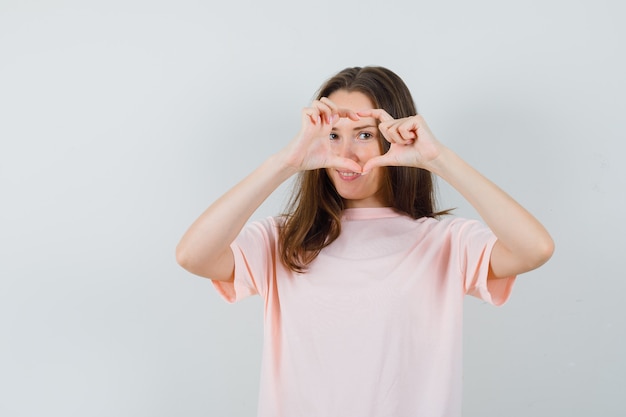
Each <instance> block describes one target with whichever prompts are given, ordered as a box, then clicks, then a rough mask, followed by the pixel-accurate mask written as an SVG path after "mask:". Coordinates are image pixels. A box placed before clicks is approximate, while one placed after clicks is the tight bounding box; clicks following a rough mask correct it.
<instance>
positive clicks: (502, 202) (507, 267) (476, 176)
mask: <svg viewBox="0 0 626 417" xmlns="http://www.w3.org/2000/svg"><path fill="white" fill-rule="evenodd" d="M432 172H434V173H435V174H437V175H438V176H440V177H441V178H443V179H444V180H445V181H446V182H448V183H449V184H450V185H451V186H453V187H454V188H455V189H456V190H457V191H458V192H459V193H461V195H463V197H464V198H465V199H466V200H467V201H468V202H469V203H470V204H471V205H472V206H473V207H474V208H475V209H476V211H477V212H478V214H480V216H481V217H482V219H483V220H484V221H485V223H486V224H487V226H489V228H490V229H491V230H492V231H493V232H494V234H495V235H496V237H497V238H498V243H497V245H498V246H497V248H494V253H492V263H491V266H492V269H493V272H494V274H495V275H496V276H507V275H514V274H519V273H522V272H526V271H529V270H532V269H534V268H537V267H538V266H540V265H542V264H543V263H545V262H546V261H547V260H548V259H549V258H550V256H551V255H552V252H553V247H554V243H553V241H552V238H551V237H550V235H549V233H548V232H547V231H546V229H545V228H544V227H543V225H542V224H541V223H540V222H539V221H538V220H537V219H536V218H535V217H534V216H533V215H532V214H530V213H529V212H528V211H527V210H526V209H525V208H524V207H522V206H521V205H520V204H519V203H517V202H516V201H515V200H514V199H513V198H511V197H510V196H509V195H508V194H507V193H505V192H504V191H502V190H501V189H500V188H499V187H498V186H497V185H495V184H494V183H493V182H491V181H490V180H488V179H487V178H486V177H484V176H483V175H482V174H480V173H479V172H478V171H477V170H475V169H474V168H472V167H471V166H470V165H469V164H467V163H466V162H465V161H464V160H462V159H461V158H460V157H459V156H458V155H456V154H455V153H454V152H452V151H451V150H450V149H448V148H443V149H442V151H441V154H440V155H439V157H438V158H437V159H436V161H433V166H432Z"/></svg>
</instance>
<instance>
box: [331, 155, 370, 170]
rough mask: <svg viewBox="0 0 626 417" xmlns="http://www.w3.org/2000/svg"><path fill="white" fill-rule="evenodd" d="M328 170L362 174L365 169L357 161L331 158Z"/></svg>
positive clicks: (338, 157)
mask: <svg viewBox="0 0 626 417" xmlns="http://www.w3.org/2000/svg"><path fill="white" fill-rule="evenodd" d="M326 168H334V169H341V170H346V171H352V172H362V171H363V168H362V167H361V165H359V164H358V163H356V161H354V160H352V159H349V158H342V157H340V156H334V155H333V156H331V157H330V159H329V160H328V164H327V166H326Z"/></svg>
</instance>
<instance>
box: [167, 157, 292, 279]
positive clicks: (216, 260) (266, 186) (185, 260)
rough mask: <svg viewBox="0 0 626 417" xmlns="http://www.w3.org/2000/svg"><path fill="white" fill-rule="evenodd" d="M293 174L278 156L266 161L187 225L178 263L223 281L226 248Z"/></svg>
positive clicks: (178, 249)
mask: <svg viewBox="0 0 626 417" xmlns="http://www.w3.org/2000/svg"><path fill="white" fill-rule="evenodd" d="M295 172H296V170H295V169H293V168H292V167H288V166H287V165H286V164H284V163H283V162H282V159H281V157H280V156H279V155H274V156H272V157H270V158H269V159H268V160H266V161H265V162H264V163H263V164H262V165H261V166H259V167H258V168H257V169H256V170H254V171H253V172H252V173H251V174H250V175H248V176H247V177H246V178H244V179H243V180H242V181H241V182H239V183H238V184H237V185H235V186H234V187H233V188H232V189H230V190H229V191H228V192H226V193H225V194H224V195H223V196H221V197H220V198H219V199H218V200H216V201H215V202H214V203H213V204H211V206H209V208H207V209H206V211H205V212H204V213H202V215H201V216H200V217H199V218H198V219H197V220H196V221H195V222H194V223H193V224H192V225H191V227H190V228H189V229H188V230H187V232H186V233H185V234H184V235H183V237H182V239H181V241H180V243H179V244H178V246H177V247H176V259H177V261H178V263H179V264H180V265H181V266H183V267H184V268H185V269H187V270H188V271H190V272H192V273H194V274H197V275H201V276H205V277H208V278H213V279H219V280H224V279H227V278H228V275H229V274H230V271H229V269H232V265H231V264H232V254H231V251H230V244H231V243H232V242H233V241H234V240H235V238H236V237H237V235H238V234H239V232H240V231H241V229H242V228H243V227H244V225H245V224H246V222H247V221H248V220H249V219H250V216H252V214H253V213H254V211H255V210H256V209H257V208H258V207H259V206H260V205H261V204H262V203H263V201H265V199H267V197H268V196H269V195H270V194H271V193H272V192H273V191H274V190H276V188H277V187H278V186H279V185H280V184H282V183H283V182H284V181H285V180H287V179H288V178H289V177H290V176H291V175H293V174H294V173H295Z"/></svg>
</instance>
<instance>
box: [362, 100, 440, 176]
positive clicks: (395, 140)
mask: <svg viewBox="0 0 626 417" xmlns="http://www.w3.org/2000/svg"><path fill="white" fill-rule="evenodd" d="M357 114H358V115H359V116H360V117H373V118H375V119H378V120H380V124H379V125H378V129H379V130H380V132H381V133H382V134H383V136H384V138H385V139H386V140H387V142H389V143H390V144H391V146H390V148H389V151H387V153H385V154H384V155H381V156H378V157H375V158H372V159H370V160H369V161H367V163H366V164H365V165H364V166H363V172H368V171H370V170H371V169H373V168H376V167H380V166H410V167H416V168H423V169H427V170H429V171H432V165H431V164H432V163H433V162H434V161H435V160H436V159H437V157H438V156H439V154H440V152H441V149H442V147H443V145H442V144H441V143H440V142H439V141H438V140H437V139H436V138H435V136H434V135H433V134H432V132H431V131H430V128H429V127H428V125H427V124H426V121H425V120H424V118H423V117H422V116H420V115H417V116H410V117H405V118H403V119H397V120H396V119H394V118H393V117H391V116H390V115H389V113H387V112H386V111H385V110H382V109H372V110H362V111H358V112H357Z"/></svg>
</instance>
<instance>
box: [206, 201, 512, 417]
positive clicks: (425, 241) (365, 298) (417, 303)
mask: <svg viewBox="0 0 626 417" xmlns="http://www.w3.org/2000/svg"><path fill="white" fill-rule="evenodd" d="M277 236H278V233H277V223H276V220H275V219H273V218H268V219H265V220H264V221H260V222H253V223H250V224H248V225H247V226H246V227H245V228H244V230H243V231H242V232H241V234H240V236H239V237H238V238H237V240H236V241H235V242H234V243H233V244H232V249H233V252H234V255H235V280H234V283H223V282H217V281H214V284H215V286H216V288H217V289H218V291H219V292H220V293H221V294H222V296H223V297H224V298H225V299H226V300H227V301H229V302H234V301H236V300H239V299H241V298H243V297H246V296H248V295H252V294H259V295H260V296H261V297H263V299H264V306H265V307H264V310H265V324H264V349H263V359H262V368H261V387H260V393H259V408H258V416H260V417H458V416H460V415H461V396H462V395H461V382H462V345H463V341H462V322H463V320H462V319H463V317H462V315H463V297H464V295H465V294H471V295H474V296H477V297H479V298H481V299H483V300H485V301H487V302H489V303H492V304H495V305H500V304H502V303H503V302H504V301H506V299H507V298H508V296H509V294H510V291H511V287H512V285H513V282H514V280H515V277H511V278H507V279H501V280H490V281H489V282H487V273H488V269H489V258H490V253H491V249H492V247H493V245H494V243H495V241H496V238H495V236H494V235H493V233H492V232H491V231H490V230H489V229H487V228H486V227H485V226H484V225H482V224H481V223H479V222H477V221H473V220H464V219H458V218H452V217H449V218H445V219H443V220H436V219H432V218H421V219H418V220H414V219H411V218H410V217H407V216H404V215H400V214H398V213H396V212H395V211H394V210H393V209H391V208H364V209H347V210H345V211H344V214H343V220H342V230H341V234H340V236H339V238H338V239H337V240H335V241H334V242H333V243H332V244H330V245H329V246H328V247H326V248H325V249H323V250H322V251H321V253H320V254H319V256H318V257H317V258H316V259H315V260H314V261H313V262H312V263H311V264H310V266H309V269H308V271H307V272H306V273H304V274H297V273H294V272H291V271H290V270H288V269H286V268H285V267H284V266H283V265H282V263H281V262H280V258H279V255H278V251H277V249H278V248H277V243H278V239H277Z"/></svg>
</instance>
